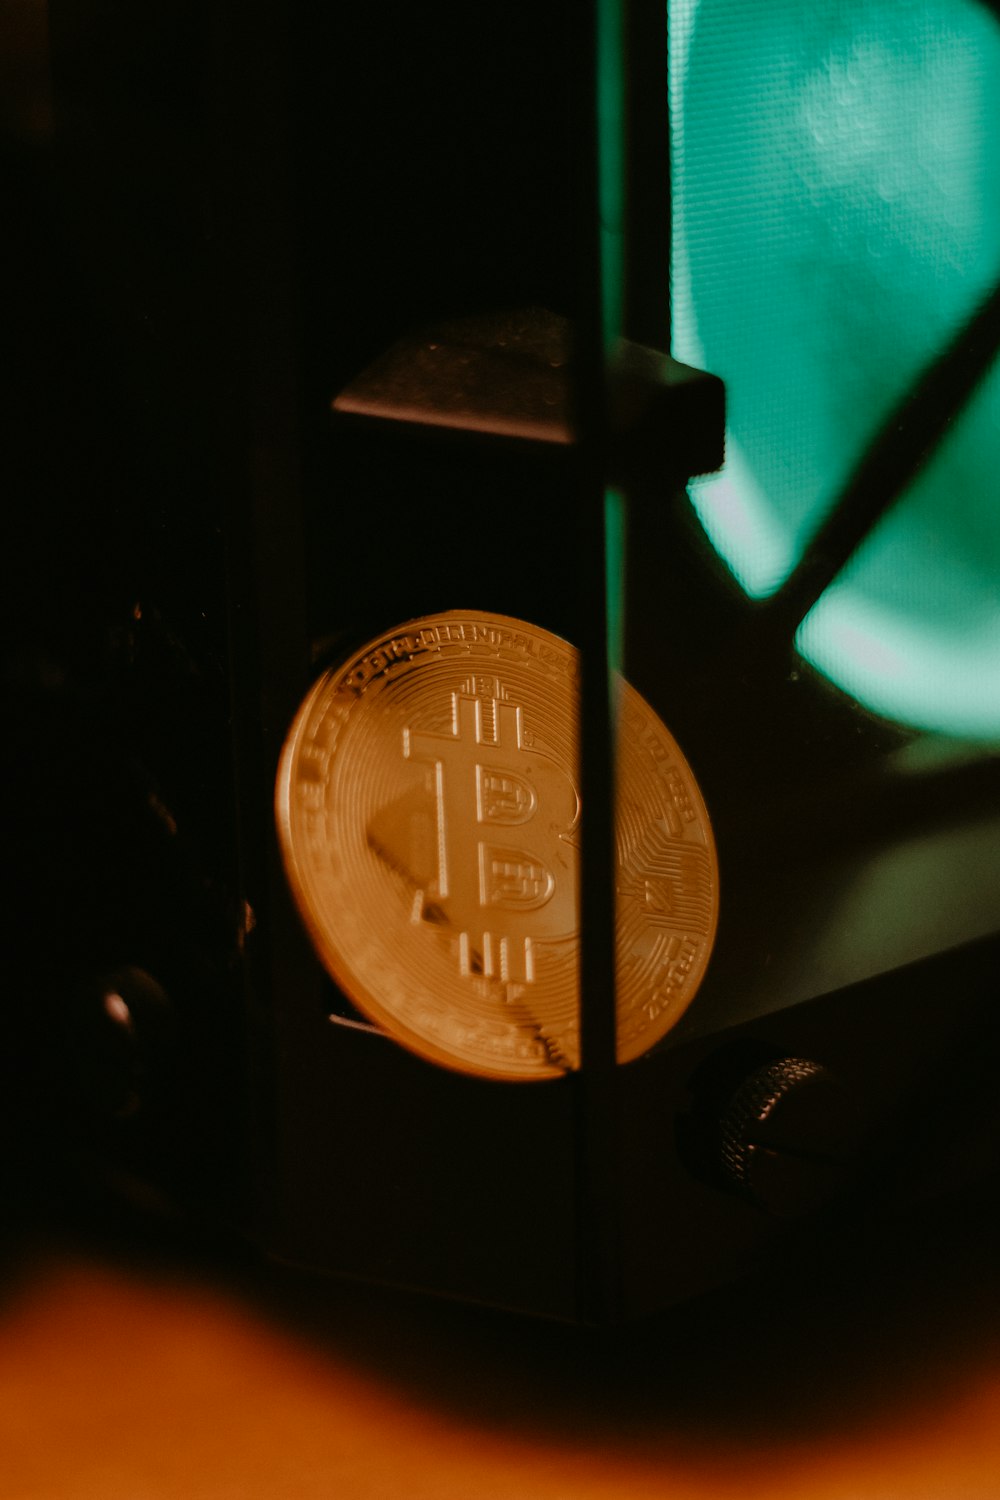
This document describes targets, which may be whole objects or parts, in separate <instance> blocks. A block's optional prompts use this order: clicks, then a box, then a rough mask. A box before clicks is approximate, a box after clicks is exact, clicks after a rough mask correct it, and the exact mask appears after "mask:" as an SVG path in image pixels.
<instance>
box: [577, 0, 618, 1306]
mask: <svg viewBox="0 0 1000 1500" xmlns="http://www.w3.org/2000/svg"><path fill="white" fill-rule="evenodd" d="M606 3H607V0H586V3H585V4H583V5H580V6H578V7H576V8H575V9H574V12H573V17H574V21H573V24H574V37H573V41H574V45H575V57H574V62H575V68H574V72H575V88H576V109H577V119H578V128H577V131H576V140H577V141H578V142H579V148H578V159H577V163H576V172H577V179H576V220H577V241H576V242H577V244H578V245H579V246H580V247H581V248H580V254H579V261H578V273H579V275H578V288H577V306H576V317H575V340H576V346H575V374H576V380H575V399H576V407H577V410H576V424H577V430H578V432H579V433H580V443H579V458H578V462H579V468H578V474H577V488H578V494H579V498H580V533H579V548H580V550H579V554H578V555H579V564H578V567H579V598H580V600H581V608H580V638H579V645H580V650H581V660H582V680H581V694H580V699H581V701H580V727H581V757H580V778H581V794H582V798H583V806H584V809H585V812H584V817H583V822H582V841H583V849H582V853H583V858H582V878H581V891H580V917H581V940H580V1060H581V1067H580V1072H579V1073H578V1074H577V1075H576V1077H575V1078H574V1079H573V1085H574V1088H575V1091H576V1101H575V1102H576V1125H577V1144H578V1151H577V1160H578V1176H577V1247H578V1248H577V1253H578V1267H579V1280H578V1311H579V1315H580V1317H581V1318H582V1319H584V1320H585V1321H587V1322H593V1323H600V1322H610V1321H613V1320H614V1319H615V1318H616V1316H617V1314H618V1305H619V1288H618V1281H619V1271H618V1267H619V1204H618V1191H619V1183H618V1143H617V1109H616V1089H617V1077H616V1062H615V975H614V885H613V879H612V870H613V864H612V858H613V847H614V845H613V821H612V819H613V794H614V778H613V747H612V737H611V723H610V710H609V677H608V636H607V597H606V580H605V539H604V488H605V485H604V476H605V472H606V467H607V466H606V446H607V443H606V433H605V408H606V400H605V337H604V327H603V314H602V266H601V223H600V174H599V146H600V142H599V139H598V118H597V69H598V62H599V58H598V37H599V21H600V15H599V7H600V6H601V5H605V4H606Z"/></svg>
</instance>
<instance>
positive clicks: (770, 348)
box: [669, 0, 1000, 736]
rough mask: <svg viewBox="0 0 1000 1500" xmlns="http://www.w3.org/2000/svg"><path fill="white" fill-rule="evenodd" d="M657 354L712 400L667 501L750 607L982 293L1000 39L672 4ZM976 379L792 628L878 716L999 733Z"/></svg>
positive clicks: (780, 1) (997, 137)
mask: <svg viewBox="0 0 1000 1500" xmlns="http://www.w3.org/2000/svg"><path fill="white" fill-rule="evenodd" d="M669 16H670V45H671V59H670V61H671V118H672V134H673V169H672V175H673V182H672V190H673V201H674V245H673V262H672V274H673V319H674V353H675V354H676V356H677V357H678V358H680V359H682V360H686V361H688V362H690V363H692V364H696V365H702V366H703V367H705V368H707V369H710V370H712V371H713V372H714V373H717V374H719V375H721V376H722V377H723V378H724V379H725V381H726V382H727V386H728V394H729V416H730V430H729V433H728V458H727V465H726V470H725V471H724V473H723V474H722V475H720V476H718V477H714V478H709V479H706V480H703V481H699V482H698V483H696V484H695V485H694V486H693V487H692V500H693V503H694V505H695V506H696V508H697V510H698V513H699V516H700V517H701V520H702V523H703V524H704V526H705V528H706V530H707V532H708V534H709V536H710V537H711V539H712V542H713V543H714V545H715V546H716V548H717V549H718V551H719V552H720V554H721V555H722V556H723V557H724V558H725V560H726V562H727V564H728V565H729V567H730V568H731V569H732V571H733V573H734V574H735V576H736V578H737V579H738V580H739V582H740V583H741V585H742V586H743V588H744V589H745V590H746V592H747V593H748V594H750V595H751V596H754V597H757V598H760V597H765V596H767V595H768V594H770V593H772V592H773V591H774V590H775V589H776V588H778V587H779V586H780V585H781V583H782V582H783V581H784V580H785V579H786V578H787V577H788V576H789V574H790V572H791V571H792V569H793V568H794V567H795V564H796V562H797V561H798V560H799V558H800V557H801V555H802V552H803V548H804V547H805V545H806V544H807V542H808V540H809V539H810V537H811V536H812V535H813V533H814V532H815V530H816V528H817V527H818V525H819V524H820V522H821V521H822V520H823V518H824V517H825V516H826V514H827V513H828V511H829V509H830V507H831V505H832V504H833V503H834V502H835V500H836V497H837V495H838V493H839V491H840V490H841V488H842V487H843V485H844V483H845V481H846V480H847V478H848V476H849V474H850V472H851V470H852V469H853V468H854V466H855V464H856V462H857V460H858V458H859V457H860V455H861V454H862V452H863V451H864V449H865V446H866V444H867V443H868V441H869V440H870V439H871V437H872V436H873V434H874V433H875V431H876V430H877V429H878V427H879V426H880V424H881V423H882V421H883V420H884V419H885V417H886V416H887V414H888V413H889V412H890V410H891V409H892V408H893V407H894V406H895V404H896V403H897V402H898V401H899V400H900V399H901V398H902V397H903V396H904V394H905V393H906V391H907V389H908V388H909V387H910V386H911V385H912V383H913V381H914V380H915V378H916V377H917V375H918V374H919V373H920V371H921V370H922V369H923V368H924V366H925V365H926V364H927V363H928V362H929V361H930V360H931V359H933V358H934V356H935V355H936V354H937V353H938V352H939V351H940V350H941V349H942V348H943V346H944V345H945V344H947V343H948V341H949V339H950V338H951V336H952V334H953V333H954V332H955V330H956V329H957V328H958V327H959V326H960V324H961V323H962V321H963V320H964V319H965V317H966V316H967V315H968V314H969V313H970V312H971V310H972V309H973V308H974V307H975V306H976V304H977V303H978V302H979V300H980V299H981V297H982V296H983V294H984V293H985V292H986V291H987V290H988V289H989V287H990V286H992V284H993V283H994V282H995V281H996V280H997V279H998V277H1000V26H998V24H997V21H996V20H995V18H994V17H993V16H992V14H991V13H990V12H989V11H988V10H987V9H986V8H985V7H984V6H982V5H980V4H978V3H974V0H671V4H670V6H669ZM998 471H1000V376H998V375H997V373H996V372H994V373H993V374H991V376H990V377H989V378H988V379H987V380H986V381H985V382H984V384H983V385H982V386H981V387H980V389H979V391H978V393H977V394H976V396H975V398H974V400H973V401H972V403H970V406H969V408H968V410H967V411H966V412H965V413H964V414H963V415H962V417H961V418H960V419H959V420H958V422H957V423H956V424H955V426H954V428H953V429H952V432H951V433H950V434H949V437H948V439H947V440H946V442H945V443H944V444H943V445H942V447H941V449H940V450H939V452H938V453H937V455H936V456H935V458H934V461H933V462H932V464H931V465H930V467H929V468H928V469H927V470H926V471H925V472H924V473H923V474H922V475H921V476H920V478H919V479H918V480H917V481H916V482H915V483H914V484H913V486H912V487H911V488H910V490H909V491H908V492H907V493H906V494H905V495H904V496H903V497H902V498H901V500H900V501H899V503H898V504H897V506H896V507H895V508H894V509H893V510H892V511H891V512H890V513H889V514H888V515H887V516H886V517H885V518H884V519H883V521H882V522H881V523H880V524H879V525H878V527H877V528H876V529H875V530H874V531H873V532H872V534H871V535H870V536H869V537H868V538H867V540H866V542H865V543H864V545H863V547H862V548H861V549H860V550H859V552H858V553H857V554H856V555H855V557H854V558H853V559H852V561H851V563H850V564H849V566H848V567H847V568H846V569H845V570H844V572H843V573H842V575H841V576H840V578H839V579H838V580H837V582H836V583H835V585H834V586H833V587H832V588H831V589H829V590H828V592H827V594H826V595H825V596H824V597H823V599H821V601H820V602H819V604H818V605H817V606H816V607H815V608H814V610H813V611H812V613H811V614H810V616H809V617H808V619H807V620H806V621H805V622H804V624H803V626H802V628H801V630H800V632H799V637H798V644H799V647H800V650H801V651H802V653H803V655H804V656H805V657H806V658H807V659H808V660H809V661H811V662H812V663H813V664H814V665H815V666H816V667H818V668H819V669H820V670H821V671H823V672H825V673H826V674H827V675H828V676H830V677H831V678H832V679H833V680H834V681H836V682H837V683H838V684H840V685H841V686H842V687H844V688H845V689H847V690H848V691H849V692H851V693H852V694H854V695H855V696H856V697H858V698H859V699H860V700H861V701H862V702H864V703H866V704H867V705H868V706H870V707H871V708H873V709H875V710H876V711H878V712H881V713H884V714H888V715H890V716H892V717H895V718H898V719H901V720H903V721H904V722H907V723H912V724H915V725H918V726H921V727H927V728H934V729H939V730H942V731H945V732H949V733H952V734H965V735H973V736H979V735H983V736H986V735H993V734H996V733H998V732H1000V495H998V491H1000V482H998V480H997V478H996V476H997V474H998Z"/></svg>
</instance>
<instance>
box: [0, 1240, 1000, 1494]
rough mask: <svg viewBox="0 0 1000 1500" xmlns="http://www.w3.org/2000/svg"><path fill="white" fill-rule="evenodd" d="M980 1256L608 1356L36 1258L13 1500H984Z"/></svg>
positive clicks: (579, 1336)
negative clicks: (638, 1499) (518, 1499)
mask: <svg viewBox="0 0 1000 1500" xmlns="http://www.w3.org/2000/svg"><path fill="white" fill-rule="evenodd" d="M991 1233H992V1232H987V1231H984V1230H983V1229H982V1226H981V1225H980V1227H979V1228H978V1229H977V1228H976V1227H975V1226H973V1228H972V1229H968V1228H966V1230H965V1231H963V1233H960V1234H959V1235H958V1236H957V1238H956V1235H955V1233H954V1230H953V1228H950V1229H949V1230H948V1231H947V1238H946V1242H945V1243H944V1246H943V1249H942V1247H941V1244H939V1245H937V1246H934V1245H932V1244H930V1243H929V1241H928V1240H927V1237H926V1236H925V1239H924V1242H923V1243H921V1245H920V1246H919V1247H918V1248H917V1249H915V1250H913V1249H910V1250H908V1249H907V1248H906V1242H905V1240H901V1241H900V1243H899V1244H898V1245H897V1246H895V1247H889V1249H888V1250H887V1249H886V1247H885V1246H884V1245H883V1246H878V1247H875V1250H874V1253H870V1252H869V1250H866V1251H865V1252H864V1253H863V1254H862V1253H860V1252H859V1253H858V1255H857V1258H856V1261H855V1264H854V1266H853V1268H847V1269H844V1266H843V1262H842V1261H841V1262H839V1264H840V1265H841V1271H842V1274H841V1275H840V1277H839V1279H838V1277H837V1275H836V1273H835V1272H834V1273H832V1274H831V1268H826V1269H825V1270H824V1269H823V1268H816V1267H815V1266H814V1267H813V1268H811V1269H805V1270H804V1271H803V1274H802V1275H801V1276H799V1275H798V1274H796V1275H794V1276H792V1277H789V1276H788V1275H775V1276H773V1277H770V1278H768V1280H766V1281H764V1282H759V1283H757V1284H756V1285H755V1286H753V1287H752V1288H751V1287H743V1288H741V1289H738V1290H735V1291H734V1290H732V1289H730V1290H727V1291H725V1292H724V1293H721V1294H719V1295H718V1296H716V1297H715V1298H713V1299H712V1300H711V1301H708V1302H703V1303H702V1304H701V1305H700V1306H699V1307H697V1308H687V1309H684V1310H682V1311H681V1312H679V1313H675V1314H673V1315H671V1316H670V1317H669V1318H665V1319H659V1320H656V1321H655V1322H653V1323H649V1324H646V1325H644V1326H643V1327H642V1328H640V1329H636V1330H633V1331H631V1332H628V1333H626V1334H625V1335H624V1336H620V1337H617V1338H608V1337H596V1336H594V1335H591V1334H587V1333H585V1332H582V1331H580V1330H573V1329H566V1328H560V1327H555V1326H548V1325H536V1324H528V1323H524V1322H521V1321H519V1320H515V1319H509V1318H505V1317H502V1316H500V1315H498V1314H492V1313H485V1312H480V1311H477V1310H469V1309H462V1308H455V1307H443V1306H440V1305H435V1304H431V1303H424V1302H421V1301H419V1300H417V1299H408V1298H404V1297H402V1296H398V1295H393V1294H389V1293H380V1292H377V1291H374V1290H359V1289H352V1288H349V1287H344V1286H340V1285H327V1284H324V1285H323V1286H321V1287H320V1288H319V1289H318V1290H317V1288H316V1287H315V1284H313V1283H310V1284H308V1285H306V1284H305V1283H304V1282H302V1281H298V1282H296V1281H295V1279H294V1278H290V1277H286V1276H284V1275H282V1276H280V1277H279V1276H278V1275H276V1274H275V1273H267V1272H265V1273H263V1275H261V1276H257V1277H255V1278H254V1279H253V1280H250V1279H248V1277H247V1275H246V1273H233V1274H232V1275H231V1276H229V1277H228V1279H226V1278H221V1277H220V1276H219V1275H218V1273H213V1275H212V1276H211V1277H208V1276H206V1275H201V1276H197V1275H193V1274H192V1273H190V1272H186V1273H181V1272H179V1271H177V1270H176V1269H174V1270H164V1268H163V1266H162V1265H160V1266H159V1268H157V1267H156V1266H151V1265H145V1266H143V1267H141V1268H140V1269H138V1270H137V1269H134V1268H133V1269H131V1270H130V1269H126V1268H125V1267H124V1266H123V1265H122V1264H121V1262H120V1260H119V1259H110V1258H96V1257H94V1256H93V1255H82V1254H80V1253H79V1252H75V1251H68V1250H66V1249H57V1250H55V1251H53V1250H51V1249H50V1250H46V1251H45V1252H44V1253H38V1252H32V1253H30V1254H29V1255H25V1254H24V1253H23V1252H22V1253H21V1254H20V1255H19V1256H18V1258H17V1259H16V1260H15V1262H14V1273H13V1275H12V1276H10V1275H9V1276H8V1279H7V1283H6V1292H5V1298H4V1305H3V1310H2V1315H0V1316H2V1327H0V1453H2V1459H0V1474H2V1478H0V1494H2V1495H3V1497H4V1500H42V1497H44V1500H90V1497H91V1496H93V1497H100V1500H117V1497H121V1500H161V1497H163V1500H166V1497H175V1496H177V1497H181V1496H183V1497H185V1500H201V1497H205V1500H278V1497H281V1500H284V1497H294V1500H312V1497H317V1500H318V1497H321V1496H322V1497H323V1500H329V1497H331V1496H344V1497H349V1500H368V1497H373V1500H374V1497H378V1500H386V1497H394V1496H407V1497H409V1496H413V1497H426V1500H451V1497H456V1500H458V1497H461V1500H471V1497H487V1500H501V1497H503V1500H506V1497H511V1500H513V1497H525V1500H533V1497H538V1500H587V1497H591V1496H593V1497H602V1500H603V1497H611V1496H618V1497H626V1500H629V1497H647V1496H648V1497H654V1496H656V1497H670V1500H688V1497H690V1500H729V1497H737V1496H739V1497H743V1500H756V1497H758V1496H759V1497H762V1500H763V1497H765V1496H766V1497H768V1500H775V1497H777V1500H784V1497H803V1500H806V1497H808V1500H834V1497H836V1500H904V1497H905V1500H925V1497H926V1500H971V1497H975V1500H980V1497H981V1500H995V1497H996V1496H997V1495H998V1494H1000V1299H998V1297H997V1292H998V1290H1000V1276H998V1273H997V1272H996V1271H995V1270H994V1269H993V1267H994V1266H995V1265H996V1264H997V1255H996V1249H997V1246H996V1244H995V1243H993V1244H989V1243H987V1241H988V1240H989V1239H990V1236H991ZM992 1237H993V1239H994V1241H995V1238H996V1236H995V1234H993V1236H992ZM931 1238H933V1236H931ZM938 1238H939V1240H940V1238H941V1236H940V1231H938ZM901 1246H902V1247H903V1248H900V1247H901Z"/></svg>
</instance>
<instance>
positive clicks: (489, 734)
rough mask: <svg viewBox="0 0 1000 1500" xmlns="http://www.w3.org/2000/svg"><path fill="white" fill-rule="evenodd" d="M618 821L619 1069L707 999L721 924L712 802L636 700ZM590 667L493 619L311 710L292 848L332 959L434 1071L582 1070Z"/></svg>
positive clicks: (383, 643) (388, 647)
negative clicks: (583, 756)
mask: <svg viewBox="0 0 1000 1500" xmlns="http://www.w3.org/2000/svg"><path fill="white" fill-rule="evenodd" d="M620 687H621V691H620V694H619V696H618V742H617V757H618V761H617V764H618V794H617V799H616V808H615V833H616V849H617V870H616V965H617V985H616V989H617V994H616V1002H615V1003H616V1009H617V1025H618V1031H617V1042H618V1059H619V1061H620V1062H628V1061H631V1060H632V1059H634V1058H636V1057H639V1056H641V1055H642V1054H643V1053H644V1052H646V1051H648V1050H649V1048H650V1047H652V1046H653V1045H654V1043H656V1042H657V1041H659V1040H660V1038H661V1037H662V1036H664V1035H665V1033H666V1032H667V1031H668V1030H669V1028H670V1027H671V1026H672V1025H673V1023H674V1022H675V1021H676V1019H677V1018H678V1016H680V1015H681V1013H682V1012H683V1010H684V1009H685V1007H686V1006H687V1005H688V1004H689V1002H690V1000H691V999H692V997H693V995H694V993H695V991H696V990H697V988H698V985H699V983H700V981H701V977H702V975H703V973H704V971H705V967H706V964H707V962H708V958H709V954H710V952H711V947H712V942H713V939H714V935H715V925H716V917H717V912H718V866H717V861H716V856H715V845H714V842H713V839H712V832H711V828H710V825H709V821H708V814H707V812H706V810H705V805H704V802H703V801H702V798H701V794H700V792H699V790H698V786H697V784H696V782H695V779H694V775H693V773H692V771H691V769H690V767H689V766H688V764H687V762H686V761H685V759H684V757H683V756H682V754H681V752H680V750H679V749H678V747H677V745H676V744H675V742H674V740H673V739H672V737H671V735H670V734H669V732H668V731H667V730H666V728H665V727H664V726H663V724H662V723H661V722H660V720H659V719H658V718H657V716H656V714H655V713H654V712H653V710H652V709H651V708H650V707H649V705H648V704H647V703H646V702H645V700H644V699H643V698H641V697H640V696H639V694H638V693H636V692H635V691H634V690H633V689H632V688H631V687H630V686H629V685H628V684H627V683H622V684H621V685H620ZM578 725H579V658H578V655H577V652H576V651H575V649H574V648H573V647H572V646H570V645H568V644H567V643H566V642H565V641H563V640H560V639H559V638H558V637H557V636H554V635H552V634H550V633H549V632H548V631H545V630H542V629H540V628H538V627H537V626H533V625H527V624H525V623H524V622H523V621H520V620H513V619H508V618H506V617H504V616H502V615H487V614H481V613H478V612H477V611H474V610H469V611H464V612H461V611H459V612H452V613H447V614H439V615H430V616H426V617H425V618H423V619H419V620H414V621H411V622H410V623H409V624H407V625H402V626H400V627H399V628H398V629H397V630H394V631H392V632H391V633H388V634H386V635H383V636H381V637H380V638H379V639H378V640H375V641H372V642H370V643H369V644H368V645H367V646H365V647H364V648H363V649H362V650H360V651H357V652H356V653H355V654H354V655H353V656H352V657H351V658H350V660H348V661H346V662H345V663H343V665H341V666H339V667H337V668H335V669H333V670H331V671H329V672H327V673H326V674H325V675H324V676H323V677H321V678H320V679H319V681H318V682H316V683H315V685H314V686H313V688H312V689H311V691H310V692H309V693H308V695H307V696H306V698H305V701H304V702H303V704H302V706H301V708H300V710H299V713H298V715H297V717H296V719H295V722H294V724H293V726H292V729H291V732H290V733H289V736H288V739H287V741H286V744H285V748H284V751H283V754H282V759H281V765H280V769H279V773H278V783H277V798H276V805H277V822H278V832H279V837H280V840H281V845H282V852H283V855H284V860H285V868H286V871H287V874H288V879H289V882H290V885H291V888H292V891H293V893H294V896H295V899H296V901H297V903H298V907H299V911H300V913H301V915H302V918H303V920H304V922H305V924H306V926H307V928H308V930H309V933H310V935H311V937H312V940H313V943H314V945H315V947H316V950H317V952H318V954H319V956H320V958H321V959H322V961H323V963H324V964H325V966H326V968H327V969H328V971H329V973H330V974H331V975H332V977H333V978H334V979H335V980H336V982H337V984H338V985H339V986H340V987H341V989H342V990H343V991H344V993H345V995H347V997H348V998H349V999H350V1000H351V1001H352V1002H353V1003H354V1004H355V1005H356V1006H357V1007H358V1009H359V1010H361V1011H362V1012H363V1013H364V1014H365V1015H367V1016H368V1017H369V1018H370V1019H371V1020H372V1021H373V1022H374V1023H375V1024H376V1025H378V1026H380V1027H381V1028H382V1029H383V1030H385V1031H386V1032H388V1033H389V1034H390V1035H391V1036H393V1037H395V1038H396V1039H397V1040H398V1041H400V1042H402V1043H403V1044H404V1045H405V1046H407V1047H409V1048H411V1049H412V1050H413V1051H415V1052H417V1053H419V1054H420V1055H421V1056H423V1057H425V1058H428V1059H430V1060H431V1061H434V1062H437V1063H443V1064H445V1065H447V1066H449V1067H452V1068H457V1069H459V1070H461V1071H464V1072H468V1073H474V1074H478V1075H480V1076H483V1077H491V1078H504V1079H535V1078H549V1077H554V1076H558V1075H560V1074H562V1073H564V1072H566V1071H567V1070H568V1069H571V1068H575V1067H577V1066H578V1065H579V1030H578V989H579V892H578V886H579V873H580V817H581V807H580V794H579V790H578V781H579V776H578V762H579V744H578Z"/></svg>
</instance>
